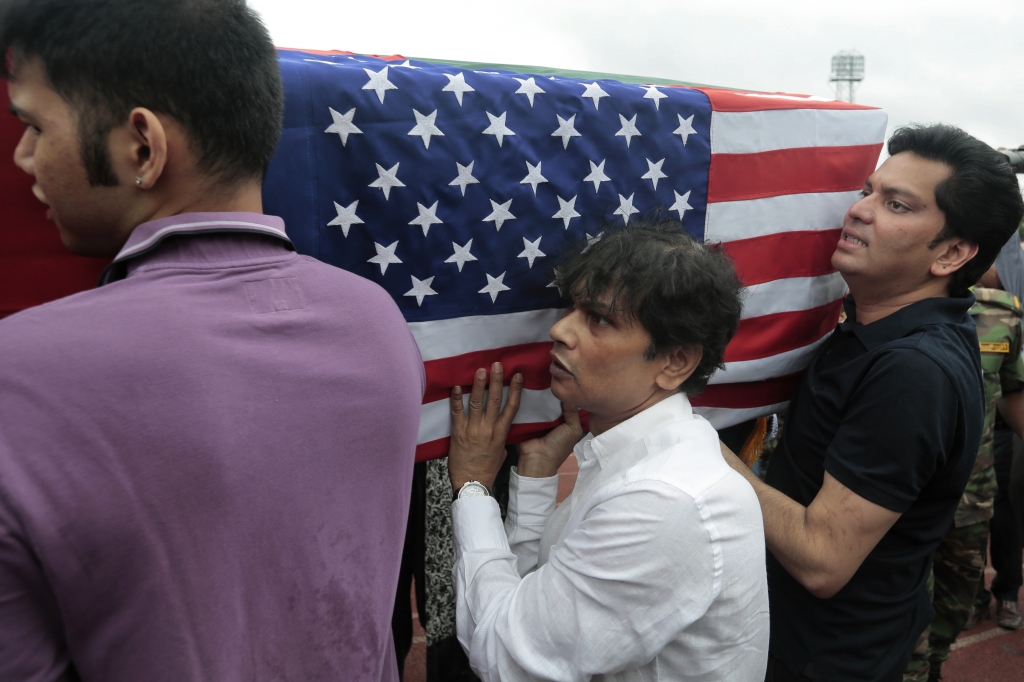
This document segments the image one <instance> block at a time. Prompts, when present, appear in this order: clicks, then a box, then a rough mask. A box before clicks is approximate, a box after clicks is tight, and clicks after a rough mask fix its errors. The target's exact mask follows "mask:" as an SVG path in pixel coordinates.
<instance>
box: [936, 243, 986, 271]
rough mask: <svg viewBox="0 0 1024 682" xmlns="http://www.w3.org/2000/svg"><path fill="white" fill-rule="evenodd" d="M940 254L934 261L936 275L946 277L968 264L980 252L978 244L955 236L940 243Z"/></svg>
mask: <svg viewBox="0 0 1024 682" xmlns="http://www.w3.org/2000/svg"><path fill="white" fill-rule="evenodd" d="M938 248H939V250H940V253H939V256H938V258H936V259H935V261H934V262H933V263H932V267H931V273H932V275H934V276H935V277H946V276H947V275H952V274H953V273H954V272H956V271H957V270H959V269H960V268H962V267H963V266H964V265H966V264H967V261H969V260H971V259H972V258H974V256H975V255H976V254H977V253H978V245H977V244H975V243H973V242H969V241H967V240H965V239H958V238H953V239H950V240H948V241H947V242H945V243H944V244H940V245H939V247H938Z"/></svg>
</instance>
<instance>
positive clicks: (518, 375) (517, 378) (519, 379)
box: [513, 374, 523, 384]
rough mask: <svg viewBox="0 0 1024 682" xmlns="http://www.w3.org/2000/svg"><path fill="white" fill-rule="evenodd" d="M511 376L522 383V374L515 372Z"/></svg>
mask: <svg viewBox="0 0 1024 682" xmlns="http://www.w3.org/2000/svg"><path fill="white" fill-rule="evenodd" d="M513 378H514V379H515V380H516V383H518V384H521V383H523V375H522V374H516V375H515V376H514V377H513Z"/></svg>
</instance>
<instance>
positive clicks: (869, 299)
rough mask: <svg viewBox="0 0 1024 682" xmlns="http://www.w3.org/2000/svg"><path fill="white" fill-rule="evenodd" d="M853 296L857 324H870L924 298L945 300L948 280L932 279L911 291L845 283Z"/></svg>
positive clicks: (947, 291)
mask: <svg viewBox="0 0 1024 682" xmlns="http://www.w3.org/2000/svg"><path fill="white" fill-rule="evenodd" d="M847 283H848V284H849V286H850V294H851V295H852V296H853V307H854V310H855V311H856V320H857V322H858V323H859V324H871V323H872V322H877V321H878V320H881V319H882V318H884V317H888V316H889V315H892V314H893V313H895V312H898V311H900V310H902V309H903V308H906V307H907V306H908V305H911V304H913V303H917V302H918V301H923V300H925V299H926V298H947V297H948V296H949V278H947V277H943V278H941V279H938V278H936V279H934V280H932V281H930V282H928V283H926V284H925V285H923V286H920V287H917V288H915V289H913V290H911V291H903V292H901V291H898V290H897V291H896V292H895V293H894V292H893V291H892V289H888V290H887V289H886V288H885V287H865V286H857V285H856V284H855V283H854V282H847Z"/></svg>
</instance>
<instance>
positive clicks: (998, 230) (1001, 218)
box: [888, 124, 1024, 296]
mask: <svg viewBox="0 0 1024 682" xmlns="http://www.w3.org/2000/svg"><path fill="white" fill-rule="evenodd" d="M888 149H889V155H890V156H895V155H896V154H900V153H903V152H910V153H912V154H914V155H916V156H919V157H921V158H922V159H928V160H929V161H939V162H941V163H944V164H945V165H947V166H949V168H950V170H951V171H952V172H951V173H950V176H949V177H948V178H946V179H945V180H943V181H941V182H940V183H939V184H937V185H936V186H935V203H936V205H937V206H938V207H939V210H940V211H942V213H943V215H944V216H945V218H946V222H945V224H944V225H943V226H942V229H941V230H940V231H939V234H938V235H937V236H936V237H935V239H933V240H932V242H931V244H929V245H928V247H929V248H935V247H936V246H938V245H939V244H940V243H942V242H943V241H945V240H947V239H952V238H954V237H957V238H960V239H964V240H966V241H969V242H971V243H972V244H977V245H978V253H977V254H975V256H974V258H972V259H971V260H969V261H967V263H965V264H964V266H963V267H961V268H960V269H959V270H957V271H956V272H954V273H953V274H952V275H950V281H949V294H950V295H951V296H965V295H967V289H968V287H970V286H972V285H974V284H975V283H976V282H977V281H978V280H979V279H981V276H982V275H983V274H984V273H985V271H986V270H988V269H989V267H990V266H991V265H992V263H993V262H995V259H996V255H998V253H999V249H1001V248H1002V247H1003V245H1004V244H1006V242H1007V241H1008V240H1009V239H1010V237H1011V236H1012V235H1013V233H1014V232H1015V231H1016V230H1017V226H1018V225H1020V221H1021V217H1022V216H1024V199H1022V198H1021V192H1020V186H1019V185H1018V184H1017V176H1016V175H1015V174H1014V172H1013V170H1012V169H1011V168H1010V164H1009V162H1008V161H1007V159H1006V156H1004V155H1003V154H1000V153H999V152H997V151H996V150H995V149H993V148H992V147H990V146H988V145H987V144H985V143H984V142H982V141H981V140H978V139H977V138H975V137H972V136H971V135H968V134H967V133H966V132H964V131H963V130H961V129H960V128H957V127H956V126H951V125H945V124H938V125H930V126H920V125H910V126H905V127H903V128H900V129H898V130H897V131H896V132H895V133H893V135H892V137H890V138H889V146H888Z"/></svg>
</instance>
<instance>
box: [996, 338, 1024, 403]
mask: <svg viewBox="0 0 1024 682" xmlns="http://www.w3.org/2000/svg"><path fill="white" fill-rule="evenodd" d="M1013 329H1014V334H1013V341H1012V342H1011V343H1010V352H1009V353H1007V355H1006V358H1005V359H1004V360H1003V365H1002V367H1000V368H999V383H1000V384H1002V389H1003V395H1009V394H1011V393H1019V392H1020V391H1024V358H1022V357H1021V351H1022V341H1021V338H1022V334H1021V326H1020V323H1018V324H1016V325H1015V326H1014V328H1013Z"/></svg>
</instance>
